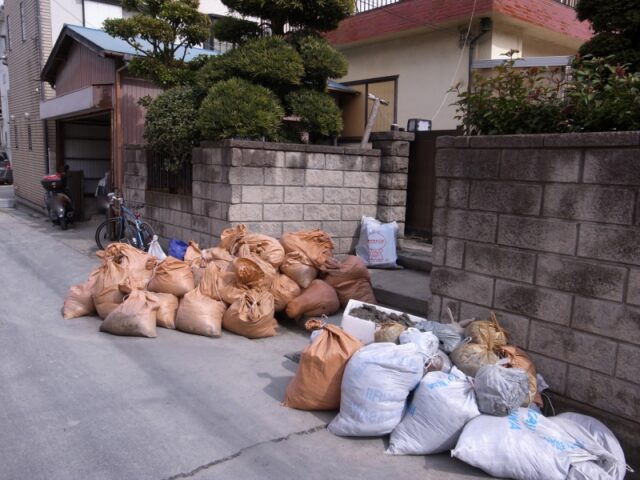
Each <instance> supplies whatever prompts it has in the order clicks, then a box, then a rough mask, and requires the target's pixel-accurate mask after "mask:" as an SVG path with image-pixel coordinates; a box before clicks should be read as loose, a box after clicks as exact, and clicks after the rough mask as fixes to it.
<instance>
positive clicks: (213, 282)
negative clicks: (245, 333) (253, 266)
mask: <svg viewBox="0 0 640 480" xmlns="http://www.w3.org/2000/svg"><path fill="white" fill-rule="evenodd" d="M198 288H199V289H200V291H201V292H202V293H204V294H205V295H206V296H208V297H210V298H213V299H214V300H221V301H223V302H225V303H226V304H229V305H230V304H232V303H234V302H235V301H236V300H238V299H239V298H240V297H242V296H243V295H244V294H245V293H246V292H247V291H248V290H249V288H248V287H247V286H246V285H242V284H239V283H238V282H237V279H236V274H235V272H233V271H231V272H223V271H220V269H219V268H218V267H217V266H216V264H215V263H213V262H212V263H210V264H209V265H207V268H206V269H205V271H204V275H203V276H202V281H201V282H200V286H199V287H198Z"/></svg>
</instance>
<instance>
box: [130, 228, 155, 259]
mask: <svg viewBox="0 0 640 480" xmlns="http://www.w3.org/2000/svg"><path fill="white" fill-rule="evenodd" d="M137 228H139V230H136V229H137ZM127 230H128V233H127V234H126V237H127V240H128V243H130V244H131V245H133V246H134V247H136V248H139V249H140V250H143V251H145V252H146V251H147V250H149V245H150V244H151V240H153V236H154V235H155V233H154V232H153V228H151V225H149V224H148V223H145V222H140V224H139V227H136V225H135V224H134V223H131V222H130V223H129V228H128V229H127ZM141 240H142V243H140V241H141Z"/></svg>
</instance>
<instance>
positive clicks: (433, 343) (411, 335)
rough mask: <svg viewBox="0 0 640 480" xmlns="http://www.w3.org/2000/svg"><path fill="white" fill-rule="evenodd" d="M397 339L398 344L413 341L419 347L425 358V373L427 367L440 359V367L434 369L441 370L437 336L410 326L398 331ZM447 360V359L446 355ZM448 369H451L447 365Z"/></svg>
mask: <svg viewBox="0 0 640 480" xmlns="http://www.w3.org/2000/svg"><path fill="white" fill-rule="evenodd" d="M398 341H399V343H400V345H404V344H405V343H415V344H416V345H418V347H420V351H421V352H422V354H423V355H424V357H425V359H426V364H425V368H426V369H427V370H425V374H426V373H427V371H428V367H429V366H430V365H431V364H432V363H433V362H434V361H438V360H440V362H441V363H440V368H435V370H442V367H444V365H443V364H442V360H441V359H440V357H439V356H438V352H439V350H438V347H439V345H440V341H439V340H438V337H436V336H435V335H434V334H433V333H431V332H421V331H420V330H418V329H417V328H413V327H410V328H407V329H406V330H405V331H403V332H402V333H400V336H399V337H398ZM445 357H446V355H445ZM447 360H449V358H448V357H447ZM449 369H451V367H449Z"/></svg>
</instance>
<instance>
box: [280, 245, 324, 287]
mask: <svg viewBox="0 0 640 480" xmlns="http://www.w3.org/2000/svg"><path fill="white" fill-rule="evenodd" d="M280 271H281V272H282V273H284V274H285V275H286V276H287V277H289V278H291V279H292V280H294V281H295V282H296V283H297V284H298V285H300V287H301V288H309V285H311V282H313V280H314V279H315V278H316V277H317V276H318V269H317V268H316V267H314V266H313V264H312V263H311V260H309V259H308V258H307V256H306V255H305V254H304V253H302V252H289V253H287V254H286V255H285V257H284V261H283V262H282V265H280Z"/></svg>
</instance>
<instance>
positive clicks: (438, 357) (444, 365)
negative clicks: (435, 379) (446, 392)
mask: <svg viewBox="0 0 640 480" xmlns="http://www.w3.org/2000/svg"><path fill="white" fill-rule="evenodd" d="M452 366H453V365H452V363H451V360H450V359H449V355H447V354H446V353H444V352H443V351H442V350H438V351H437V352H436V354H435V355H434V356H433V358H432V359H431V361H430V362H429V363H428V364H427V371H428V372H444V373H449V372H450V371H451V367H452Z"/></svg>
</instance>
